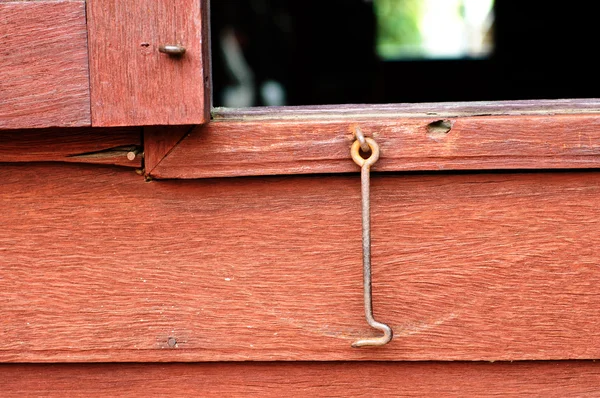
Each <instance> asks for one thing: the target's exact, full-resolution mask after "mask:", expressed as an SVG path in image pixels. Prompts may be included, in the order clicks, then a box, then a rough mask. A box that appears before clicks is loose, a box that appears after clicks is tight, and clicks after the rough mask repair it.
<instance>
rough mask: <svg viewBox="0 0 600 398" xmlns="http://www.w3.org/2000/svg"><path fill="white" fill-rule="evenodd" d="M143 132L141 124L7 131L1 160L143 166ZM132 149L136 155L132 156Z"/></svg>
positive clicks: (0, 137) (1, 143) (1, 139)
mask: <svg viewBox="0 0 600 398" xmlns="http://www.w3.org/2000/svg"><path fill="white" fill-rule="evenodd" d="M141 134H142V131H141V128H139V127H123V128H97V129H94V128H72V129H30V130H11V131H4V132H2V133H1V134H0V162H73V163H94V164H113V165H118V166H127V167H135V168H141V167H142V156H143V148H142V144H141V138H142V137H141ZM132 152H133V153H135V154H136V155H135V157H133V158H131V155H130V157H128V154H130V153H132ZM130 158H131V159H130Z"/></svg>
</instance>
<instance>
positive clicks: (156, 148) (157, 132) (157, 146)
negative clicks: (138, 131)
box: [144, 126, 193, 174]
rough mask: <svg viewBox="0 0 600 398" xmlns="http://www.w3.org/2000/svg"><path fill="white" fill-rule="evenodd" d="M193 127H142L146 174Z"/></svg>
mask: <svg viewBox="0 0 600 398" xmlns="http://www.w3.org/2000/svg"><path fill="white" fill-rule="evenodd" d="M192 128H193V126H147V127H144V152H145V154H146V157H145V168H146V174H150V171H152V170H154V168H155V167H156V166H157V165H158V164H159V163H160V161H161V160H163V158H164V157H165V156H166V155H167V154H168V153H169V152H171V150H172V149H173V148H174V147H175V145H177V144H178V143H179V142H180V141H181V140H182V139H183V138H184V137H185V136H186V135H187V134H188V133H189V132H190V131H191V130H192Z"/></svg>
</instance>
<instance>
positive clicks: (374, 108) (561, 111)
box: [212, 98, 600, 121]
mask: <svg viewBox="0 0 600 398" xmlns="http://www.w3.org/2000/svg"><path fill="white" fill-rule="evenodd" d="M593 113H600V99H598V98H575V99H559V100H519V101H479V102H438V103H426V102H423V103H414V104H344V105H318V106H283V107H277V106H269V107H254V108H241V109H236V108H214V109H213V111H212V116H213V118H214V119H215V120H230V121H231V120H272V119H277V120H282V119H291V120H294V119H313V120H314V119H326V120H330V119H357V118H359V119H381V118H388V119H389V118H404V117H425V118H428V117H466V116H501V115H504V116H506V115H513V116H522V115H546V116H549V115H565V114H567V115H568V114H593Z"/></svg>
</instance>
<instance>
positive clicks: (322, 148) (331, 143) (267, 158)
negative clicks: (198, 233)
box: [150, 114, 600, 178]
mask: <svg viewBox="0 0 600 398" xmlns="http://www.w3.org/2000/svg"><path fill="white" fill-rule="evenodd" d="M440 120H443V121H445V123H447V124H448V125H450V126H451V129H450V130H449V131H448V132H443V131H440V130H439V129H437V128H435V127H433V128H432V125H431V123H434V125H435V123H436V122H438V121H440ZM356 126H359V127H360V128H361V129H362V131H363V132H364V133H365V135H366V136H371V137H374V138H375V140H376V141H377V142H378V144H379V146H380V148H381V157H380V160H379V161H378V162H377V163H376V164H375V165H374V166H373V170H375V171H430V170H482V169H484V170H485V169H544V168H546V169H553V168H598V167H600V115H597V114H589V115H587V114H584V115H554V116H542V115H521V116H506V115H505V116H487V117H485V116H473V117H456V118H442V119H440V117H439V116H436V117H400V118H374V119H353V118H345V117H344V118H340V119H335V118H334V119H332V120H329V119H296V120H291V119H289V120H288V119H272V120H243V121H230V120H223V121H215V122H212V123H210V124H208V125H205V126H199V127H197V128H196V129H194V130H193V131H192V132H191V133H190V134H189V136H188V137H186V138H185V139H184V140H182V141H181V142H180V143H179V144H178V145H177V146H176V147H175V148H174V149H173V150H172V151H171V152H170V153H169V154H168V156H166V157H165V158H164V159H163V160H162V161H161V162H160V163H159V164H158V166H156V167H155V168H154V169H153V170H152V171H151V173H150V174H151V175H152V177H155V178H201V177H229V176H247V175H275V174H310V173H344V172H354V171H356V170H357V169H358V166H356V165H355V164H354V162H352V161H351V160H350V146H351V145H352V142H353V141H354V139H355V138H354V135H353V131H354V129H355V127H356Z"/></svg>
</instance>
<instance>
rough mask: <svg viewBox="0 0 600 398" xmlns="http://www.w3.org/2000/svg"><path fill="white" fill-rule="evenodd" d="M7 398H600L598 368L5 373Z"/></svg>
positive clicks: (203, 367) (14, 369) (60, 368)
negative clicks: (39, 397)
mask: <svg viewBox="0 0 600 398" xmlns="http://www.w3.org/2000/svg"><path fill="white" fill-rule="evenodd" d="M0 378H2V380H3V383H2V384H3V385H2V396H3V397H24V396H43V397H64V396H65V392H67V394H68V396H70V397H90V396H94V397H123V396H125V397H155V396H161V397H165V396H168V397H190V396H202V397H248V396H251V397H282V396H286V397H348V396H352V397H373V396H378V397H400V396H401V397H498V396H509V397H549V398H550V397H557V398H559V397H560V398H562V397H600V391H599V390H598V385H599V384H600V366H599V365H598V364H597V363H594V362H580V361H573V362H514V363H456V362H454V363H380V362H379V363H377V362H372V363H365V362H354V363H310V362H308V363H307V362H304V363H235V364H223V363H218V364H206V363H204V364H97V365H89V364H86V365H0Z"/></svg>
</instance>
